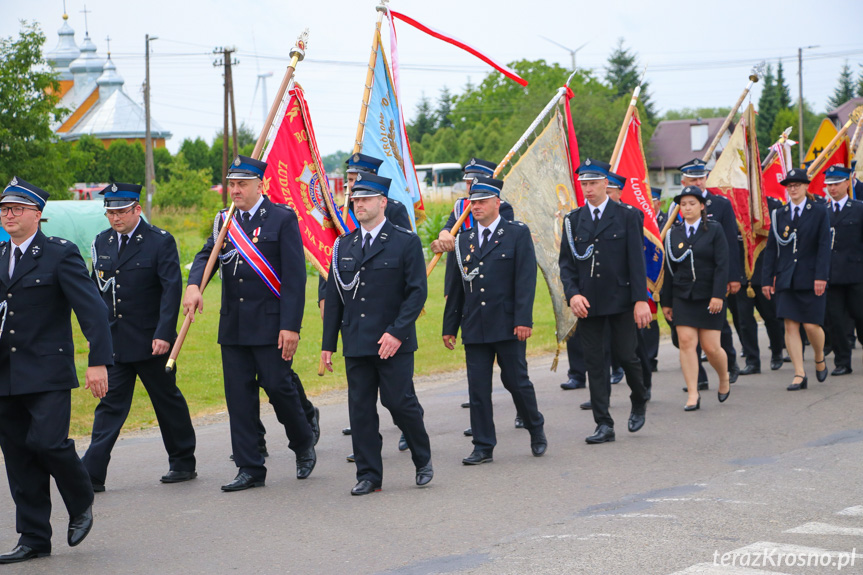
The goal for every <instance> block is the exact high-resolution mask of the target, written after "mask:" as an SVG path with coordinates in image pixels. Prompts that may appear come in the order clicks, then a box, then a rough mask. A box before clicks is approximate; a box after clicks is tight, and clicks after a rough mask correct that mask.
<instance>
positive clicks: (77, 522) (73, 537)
mask: <svg viewBox="0 0 863 575" xmlns="http://www.w3.org/2000/svg"><path fill="white" fill-rule="evenodd" d="M92 528H93V506H92V505H91V506H90V507H88V508H87V510H86V511H84V513H81V514H80V515H76V516H75V517H70V518H69V530H68V531H67V532H66V543H68V544H69V547H74V546H76V545H78V544H79V543H81V541H83V540H84V538H86V537H87V535H88V534H89V533H90V529H92Z"/></svg>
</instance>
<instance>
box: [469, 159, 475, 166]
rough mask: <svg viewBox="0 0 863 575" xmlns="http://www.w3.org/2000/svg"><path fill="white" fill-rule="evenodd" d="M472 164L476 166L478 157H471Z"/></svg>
mask: <svg viewBox="0 0 863 575" xmlns="http://www.w3.org/2000/svg"><path fill="white" fill-rule="evenodd" d="M470 165H471V166H475V165H476V158H471V159H470Z"/></svg>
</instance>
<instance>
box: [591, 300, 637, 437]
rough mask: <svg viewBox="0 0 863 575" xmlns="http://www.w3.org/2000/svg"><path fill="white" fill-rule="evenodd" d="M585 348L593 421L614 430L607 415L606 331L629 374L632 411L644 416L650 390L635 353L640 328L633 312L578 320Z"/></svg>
mask: <svg viewBox="0 0 863 575" xmlns="http://www.w3.org/2000/svg"><path fill="white" fill-rule="evenodd" d="M577 330H578V332H579V334H580V337H581V344H582V346H583V347H584V361H585V363H586V364H587V374H588V376H589V377H588V381H589V387H590V404H591V406H592V408H593V419H594V421H595V422H596V424H597V425H607V426H609V427H614V420H613V419H612V418H611V415H610V414H609V413H608V400H609V395H610V393H611V382H610V376H609V372H608V364H606V363H605V359H604V358H605V348H607V346H608V344H607V339H606V337H607V336H606V331H607V330H608V331H609V332H610V335H611V341H612V342H614V348H615V355H616V357H617V359H618V361H619V362H620V366H621V367H622V368H623V372H624V374H625V375H626V383H627V385H629V388H630V390H631V393H630V395H629V398H630V400H631V402H632V411H633V412H635V413H644V410H645V403H646V402H647V389H646V388H645V386H644V369H643V367H642V363H641V361H640V360H639V358H638V355H637V353H636V351H635V350H636V346H637V345H638V333H637V331H638V328H637V327H636V325H635V320H634V319H633V317H632V310H628V311H625V312H622V313H618V314H612V315H607V316H597V317H590V316H588V317H586V318H581V319H579V320H578V328H577Z"/></svg>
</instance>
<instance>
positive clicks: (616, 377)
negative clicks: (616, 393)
mask: <svg viewBox="0 0 863 575" xmlns="http://www.w3.org/2000/svg"><path fill="white" fill-rule="evenodd" d="M621 381H623V368H622V367H619V368H617V369H614V370H612V371H611V383H612V384H618V383H620V382H621Z"/></svg>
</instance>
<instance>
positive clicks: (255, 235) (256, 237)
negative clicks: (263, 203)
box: [252, 227, 261, 244]
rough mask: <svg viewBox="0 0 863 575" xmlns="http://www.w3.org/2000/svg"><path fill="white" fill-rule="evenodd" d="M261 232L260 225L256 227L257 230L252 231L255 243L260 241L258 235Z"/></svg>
mask: <svg viewBox="0 0 863 575" xmlns="http://www.w3.org/2000/svg"><path fill="white" fill-rule="evenodd" d="M260 233H261V228H260V227H257V228H255V231H253V232H252V243H255V244H256V243H258V236H259V235H260Z"/></svg>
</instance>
